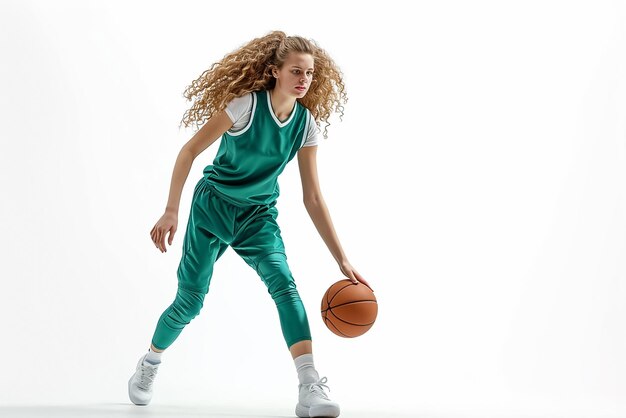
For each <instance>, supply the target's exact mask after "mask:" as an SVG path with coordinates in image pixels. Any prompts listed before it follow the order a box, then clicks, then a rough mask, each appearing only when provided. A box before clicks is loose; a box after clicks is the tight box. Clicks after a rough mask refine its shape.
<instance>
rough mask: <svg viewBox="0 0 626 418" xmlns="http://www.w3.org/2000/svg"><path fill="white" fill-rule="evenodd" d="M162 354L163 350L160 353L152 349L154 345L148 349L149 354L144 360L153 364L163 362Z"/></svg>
mask: <svg viewBox="0 0 626 418" xmlns="http://www.w3.org/2000/svg"><path fill="white" fill-rule="evenodd" d="M162 354H163V352H162V351H161V352H160V353H156V352H154V351H152V347H150V348H149V349H148V355H147V356H146V358H145V359H144V360H143V361H144V363H150V364H152V365H154V364H159V363H161V355H162Z"/></svg>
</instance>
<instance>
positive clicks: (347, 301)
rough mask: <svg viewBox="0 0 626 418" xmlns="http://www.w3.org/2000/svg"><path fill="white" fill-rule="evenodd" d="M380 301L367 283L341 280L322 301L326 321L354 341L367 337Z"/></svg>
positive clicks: (334, 329)
mask: <svg viewBox="0 0 626 418" xmlns="http://www.w3.org/2000/svg"><path fill="white" fill-rule="evenodd" d="M376 315H378V302H377V301H376V296H374V292H372V291H371V290H370V288H369V287H367V286H365V285H364V284H363V283H358V284H354V283H352V281H351V280H348V279H344V280H339V281H338V282H337V283H334V284H333V285H332V286H330V287H329V288H328V290H327V291H326V293H324V297H323V298H322V319H323V320H324V324H326V326H327V327H328V329H329V330H331V331H332V332H333V333H335V334H336V335H339V336H340V337H345V338H354V337H358V336H359V335H363V334H365V333H366V332H367V331H368V330H369V329H370V328H371V327H372V325H374V322H375V321H376Z"/></svg>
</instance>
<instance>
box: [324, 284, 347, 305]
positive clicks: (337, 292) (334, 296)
mask: <svg viewBox="0 0 626 418" xmlns="http://www.w3.org/2000/svg"><path fill="white" fill-rule="evenodd" d="M353 284H354V283H352V282H350V283H348V284H347V285H345V286H344V287H342V288H341V289H339V290H337V291H336V292H335V294H334V295H333V297H332V298H331V299H330V300H328V297H326V301H327V302H328V306H330V302H332V301H333V299H335V298H336V297H337V295H338V294H339V292H341V291H342V290H343V289H345V288H346V287H348V286H352V285H353Z"/></svg>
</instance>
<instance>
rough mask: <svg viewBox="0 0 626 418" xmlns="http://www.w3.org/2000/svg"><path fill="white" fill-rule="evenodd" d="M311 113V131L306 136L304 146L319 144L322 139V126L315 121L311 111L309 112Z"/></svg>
mask: <svg viewBox="0 0 626 418" xmlns="http://www.w3.org/2000/svg"><path fill="white" fill-rule="evenodd" d="M307 113H308V114H309V131H308V133H307V136H306V141H304V144H303V145H302V146H303V147H312V146H314V145H319V142H320V139H319V134H320V133H321V131H320V128H319V127H318V126H317V123H315V118H314V117H313V114H312V113H311V112H307Z"/></svg>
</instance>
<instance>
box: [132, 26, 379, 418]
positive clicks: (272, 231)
mask: <svg viewBox="0 0 626 418" xmlns="http://www.w3.org/2000/svg"><path fill="white" fill-rule="evenodd" d="M185 96H186V97H187V98H188V99H191V97H193V96H196V97H197V99H196V101H195V103H194V105H193V106H192V108H191V109H189V110H188V111H187V112H186V113H185V116H184V117H183V122H184V124H185V126H188V125H189V124H191V123H196V124H198V125H201V124H203V123H204V122H205V120H206V123H204V125H203V126H202V128H201V129H200V130H199V131H198V132H197V133H196V134H195V135H194V136H193V137H192V138H191V139H190V140H189V142H188V143H186V144H185V145H184V146H183V148H182V150H181V151H180V153H179V155H178V158H177V160H176V164H175V166H174V172H173V175H172V180H171V186H170V192H169V199H168V203H167V206H166V210H165V213H164V214H163V216H161V218H160V219H159V220H158V221H157V223H156V224H155V225H154V227H153V228H152V230H151V231H150V236H151V238H152V241H153V242H154V244H155V245H156V247H157V248H158V249H159V250H160V251H161V252H166V251H167V249H166V247H165V238H166V235H167V234H169V237H168V243H169V245H172V241H173V239H174V234H175V232H176V226H177V223H178V209H179V202H180V196H181V192H182V189H183V186H184V183H185V180H186V178H187V176H188V174H189V171H190V169H191V166H192V163H193V161H194V160H195V158H196V157H197V156H198V155H199V154H200V153H201V152H202V151H204V150H205V149H206V148H207V147H209V146H210V145H211V144H212V143H213V142H215V141H216V140H217V139H218V138H221V143H220V147H219V149H218V151H217V154H216V156H215V159H214V161H213V164H212V165H208V166H207V167H206V168H205V169H204V171H203V176H202V178H201V179H200V180H199V181H198V182H197V184H196V186H195V189H194V193H193V200H192V203H191V210H190V215H189V221H188V223H187V230H186V232H185V237H184V241H183V248H182V257H181V261H180V264H179V267H178V270H177V276H178V290H177V292H176V298H175V300H174V302H173V303H172V304H171V305H170V306H169V307H168V308H167V309H166V310H165V311H164V312H163V313H162V315H161V317H160V318H159V320H158V322H157V325H156V330H155V332H154V335H153V337H152V341H151V345H150V348H149V350H148V352H147V353H145V354H144V355H142V356H141V358H140V359H139V362H138V363H137V367H136V371H135V373H134V374H133V376H132V377H131V378H130V380H129V382H128V391H129V396H130V399H131V401H132V402H133V403H135V404H137V405H147V404H148V403H149V402H150V400H151V398H152V392H153V390H152V383H153V381H154V378H155V375H156V373H157V370H158V367H159V364H160V362H161V355H162V352H163V351H164V350H165V349H166V348H168V347H169V346H170V345H171V344H172V343H173V342H174V340H175V339H176V338H177V337H178V336H179V335H180V333H181V331H182V330H183V328H184V327H185V325H187V324H189V322H190V321H191V320H192V319H193V318H194V317H196V316H197V315H198V314H199V312H200V309H201V308H202V305H203V302H204V297H205V295H206V294H207V293H208V290H209V283H210V280H211V276H212V273H213V265H214V263H215V262H216V261H217V260H218V259H219V258H220V256H221V255H222V254H223V253H224V251H225V250H226V249H227V248H228V246H230V247H231V248H232V249H233V250H234V251H235V252H236V253H237V254H239V255H240V256H241V257H242V258H243V259H244V260H245V262H246V263H247V264H248V265H250V266H251V267H252V268H253V269H255V271H256V272H257V273H258V275H259V276H260V277H261V279H262V280H263V282H264V283H265V284H266V285H267V289H268V293H269V294H270V295H271V296H272V299H273V300H274V302H275V304H276V307H277V309H278V315H279V318H280V325H281V329H282V333H283V336H284V338H285V342H286V344H287V347H288V349H289V351H290V353H291V356H292V358H293V360H294V363H295V367H296V371H297V374H298V379H299V385H298V390H299V395H298V403H297V405H296V415H297V416H299V417H321V416H324V417H337V416H338V415H339V405H338V404H337V403H336V402H332V401H331V400H330V399H329V397H328V394H327V393H326V392H325V389H324V388H328V386H327V385H326V382H327V378H326V377H323V378H321V379H320V378H319V375H318V372H317V371H316V369H315V366H314V363H313V354H312V352H313V351H312V343H311V332H310V329H309V323H308V319H307V315H306V311H305V308H304V305H303V304H302V301H301V299H300V296H299V294H298V291H297V289H296V284H295V281H294V278H293V276H292V274H291V271H290V269H289V266H288V264H287V257H286V255H285V248H284V245H283V240H282V237H281V234H280V228H279V226H278V223H277V222H276V218H277V216H278V211H277V208H276V199H277V197H278V195H279V186H278V181H277V178H278V176H279V174H280V173H281V172H282V171H283V169H284V168H285V166H286V165H287V163H288V162H289V161H291V160H292V159H293V157H295V156H296V155H297V156H298V166H299V171H300V177H301V181H302V191H303V200H304V205H305V207H306V210H307V212H308V214H309V215H310V217H311V219H312V221H313V223H314V225H315V227H316V228H317V231H318V232H319V234H320V236H321V237H322V239H323V240H324V242H325V243H326V245H327V246H328V249H329V251H330V252H331V254H332V256H333V257H334V258H335V260H336V261H337V264H338V265H339V269H340V270H341V272H342V273H343V274H344V275H345V276H346V277H348V278H349V279H351V280H352V282H353V283H354V284H355V285H359V282H360V283H361V284H362V285H366V286H368V287H369V284H368V283H367V282H366V281H365V280H364V279H363V277H362V276H361V275H360V274H359V273H358V272H357V271H356V270H355V269H354V267H353V266H352V265H351V264H350V262H349V261H348V258H347V257H346V255H345V253H344V251H343V249H342V247H341V244H340V243H339V239H338V238H337V235H336V233H335V230H334V227H333V223H332V221H331V218H330V214H329V212H328V209H327V207H326V204H325V203H324V198H323V197H322V193H321V191H320V187H319V183H318V177H317V165H316V151H317V144H318V132H319V130H318V128H317V125H318V123H319V121H324V122H326V124H327V125H326V129H325V131H324V137H325V138H326V136H327V135H326V130H327V127H328V124H329V123H328V118H329V116H330V115H331V113H332V112H333V110H339V111H341V113H342V114H343V111H342V110H343V107H342V106H341V102H342V101H343V102H344V103H345V101H346V100H347V96H346V94H345V92H344V84H343V80H342V78H341V72H340V70H339V69H338V67H337V66H336V65H335V63H334V62H333V60H332V59H331V58H330V57H329V56H328V55H327V53H326V52H325V51H324V50H323V49H321V48H320V47H318V46H317V44H316V43H315V42H314V41H311V40H307V39H305V38H302V37H299V36H286V35H285V34H284V33H283V32H280V31H275V32H271V33H269V34H267V35H266V36H263V37H260V38H256V39H253V40H252V41H250V42H248V43H247V44H246V45H244V46H242V47H241V48H239V49H238V50H236V51H234V52H232V53H230V54H228V55H226V56H225V57H224V58H223V59H222V60H221V61H219V62H218V63H215V64H214V65H213V66H212V67H211V68H210V69H209V70H207V71H205V72H204V73H203V74H202V75H201V76H200V77H199V78H198V79H197V80H195V81H194V82H193V83H192V84H191V86H189V87H188V89H187V91H186V92H185Z"/></svg>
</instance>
